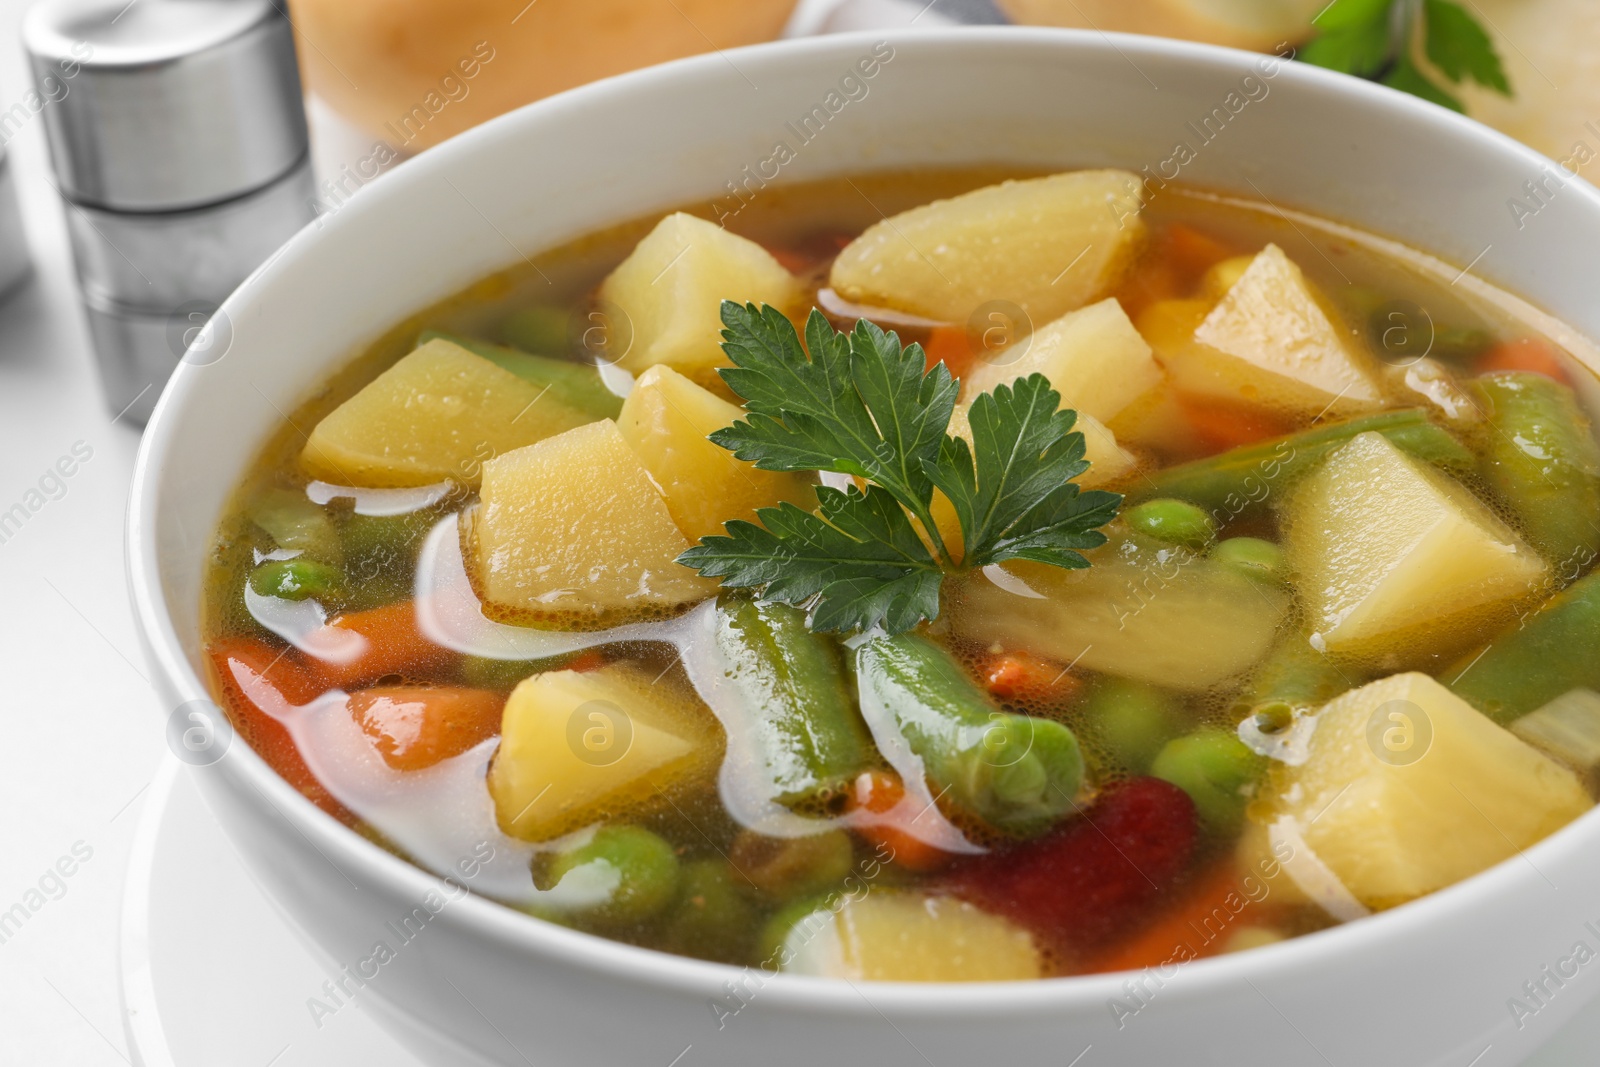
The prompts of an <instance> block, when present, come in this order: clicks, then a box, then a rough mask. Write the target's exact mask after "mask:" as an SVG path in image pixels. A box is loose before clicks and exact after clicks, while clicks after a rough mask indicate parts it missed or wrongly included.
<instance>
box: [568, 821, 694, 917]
mask: <svg viewBox="0 0 1600 1067" xmlns="http://www.w3.org/2000/svg"><path fill="white" fill-rule="evenodd" d="M580 870H581V871H583V872H584V875H585V877H593V878H596V879H602V880H604V881H603V882H602V884H606V883H609V884H610V885H611V892H610V895H609V897H608V898H607V899H606V901H605V902H604V903H601V904H595V905H591V906H589V907H586V908H583V909H581V910H580V911H578V912H576V913H575V917H576V918H580V919H583V920H586V921H589V922H593V923H599V924H603V925H621V924H626V923H637V922H643V921H644V920H646V919H650V918H653V917H655V916H656V915H659V914H660V913H661V912H662V911H664V910H665V909H666V908H667V907H668V906H669V905H670V904H671V903H672V902H673V900H674V899H675V898H676V897H677V895H678V883H679V880H680V877H681V871H680V870H679V865H678V857H677V855H676V853H674V852H673V849H672V846H671V845H670V844H668V843H667V842H666V840H665V839H664V838H662V837H660V836H659V835H657V834H653V833H651V832H650V831H649V830H646V829H644V828H643V827H639V826H603V827H601V828H600V829H599V830H596V831H595V834H594V836H593V837H592V838H590V839H589V841H588V843H586V844H582V845H579V846H577V847H576V848H573V849H570V850H568V851H566V852H562V853H559V854H558V855H556V856H555V858H554V859H553V860H551V861H550V865H549V867H548V868H547V870H546V877H547V878H548V880H549V882H550V883H551V884H553V885H556V886H559V885H560V884H561V882H562V880H563V879H565V878H567V877H568V876H570V875H572V874H573V873H574V872H578V871H580Z"/></svg>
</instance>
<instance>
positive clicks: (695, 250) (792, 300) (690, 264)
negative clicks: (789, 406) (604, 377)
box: [600, 211, 801, 388]
mask: <svg viewBox="0 0 1600 1067" xmlns="http://www.w3.org/2000/svg"><path fill="white" fill-rule="evenodd" d="M800 297H801V293H800V285H799V283H798V282H796V281H795V279H794V276H793V275H791V274H790V273H789V272H788V271H786V270H784V269H783V266H782V265H781V264H780V263H779V262H778V261H777V260H776V259H773V258H772V256H771V255H770V254H768V252H767V250H766V249H764V248H762V247H761V246H760V245H758V244H756V243H755V242H754V241H751V240H747V239H746V238H743V237H740V236H738V235H737V234H733V233H729V232H728V231H727V230H724V229H723V228H722V227H720V226H717V225H716V224H714V223H710V222H707V221H706V220H705V219H701V218H696V217H695V216H693V215H686V214H684V213H683V212H681V211H680V212H677V213H675V214H672V215H668V216H667V217H666V218H664V219H662V220H661V221H660V222H659V223H657V224H656V228H655V229H653V230H651V231H650V233H649V234H648V235H646V237H645V238H644V240H642V241H640V242H639V244H638V245H637V246H636V247H635V248H634V250H633V252H632V253H630V254H629V256H628V258H627V259H625V260H623V261H622V262H621V263H620V264H618V265H617V269H616V270H613V271H612V272H611V274H610V275H609V276H607V278H606V280H605V282H604V283H602V284H601V286H600V298H601V299H602V300H606V301H610V302H611V303H612V304H615V305H616V306H617V307H618V308H620V309H621V310H622V312H623V314H624V315H625V316H626V317H627V324H626V326H624V325H623V324H613V329H614V330H623V329H627V328H630V327H631V336H632V343H631V344H630V345H629V347H628V350H627V354H626V355H624V356H623V357H622V359H621V360H620V362H619V365H620V366H621V367H622V369H623V370H626V371H629V372H631V373H633V374H635V375H637V374H642V373H643V372H644V371H646V370H647V369H649V368H650V367H653V366H655V365H656V364H658V363H665V364H666V365H668V366H669V367H672V368H673V369H674V370H677V371H679V372H681V373H683V374H684V375H686V376H688V377H689V378H691V379H693V380H694V381H697V382H699V383H700V384H701V385H705V386H710V387H712V388H720V386H721V383H720V382H719V381H718V380H717V378H716V375H715V370H716V368H717V367H726V366H729V365H730V364H729V363H728V360H727V358H726V357H725V356H724V355H723V352H722V347H721V344H722V313H721V310H722V302H723V301H724V300H734V301H737V302H739V303H741V304H743V303H747V302H754V303H757V304H771V305H772V306H773V307H776V308H781V309H782V310H784V311H785V312H788V311H792V310H794V309H795V307H796V305H797V304H798V303H799V301H800Z"/></svg>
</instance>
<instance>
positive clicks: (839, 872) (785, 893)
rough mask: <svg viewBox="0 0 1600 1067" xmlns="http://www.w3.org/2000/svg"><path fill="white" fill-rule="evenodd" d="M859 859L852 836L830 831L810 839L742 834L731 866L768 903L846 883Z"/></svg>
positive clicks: (730, 857)
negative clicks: (856, 859)
mask: <svg viewBox="0 0 1600 1067" xmlns="http://www.w3.org/2000/svg"><path fill="white" fill-rule="evenodd" d="M854 859H855V848H854V846H853V845H852V844H851V843H850V835H849V834H847V833H845V832H844V831H843V830H829V831H827V832H825V833H820V834H813V835H811V836H809V837H768V836H766V835H765V834H758V833H756V832H755V831H754V830H741V831H740V832H739V835H738V836H737V837H735V838H734V839H733V845H732V847H730V848H729V849H728V862H729V863H731V864H733V867H734V870H736V871H738V872H739V874H741V875H743V876H744V881H745V882H746V883H747V884H748V886H749V887H751V888H753V889H754V890H755V891H756V892H757V893H759V894H760V895H761V896H762V897H764V898H766V899H768V900H774V901H783V900H793V899H794V898H795V897H799V896H807V895H812V894H815V893H819V892H821V891H823V890H825V889H830V888H832V887H833V886H836V885H838V884H839V883H840V882H842V881H844V878H845V875H847V874H849V873H850V865H851V863H852V862H853V861H854Z"/></svg>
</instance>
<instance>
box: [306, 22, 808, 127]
mask: <svg viewBox="0 0 1600 1067" xmlns="http://www.w3.org/2000/svg"><path fill="white" fill-rule="evenodd" d="M794 5H795V0H534V2H530V0H290V3H289V8H290V13H291V14H292V16H293V18H294V24H295V30H296V32H297V35H298V38H299V50H300V64H301V67H302V69H303V70H304V72H305V77H306V80H307V81H308V83H309V85H310V88H311V89H312V90H313V91H314V92H315V93H316V94H317V95H318V96H320V97H321V98H322V99H323V100H324V101H325V102H326V103H327V104H329V105H330V106H331V107H332V108H333V109H334V110H335V111H337V112H338V113H339V114H340V115H342V116H343V117H344V118H346V119H348V120H349V121H350V122H352V123H354V124H355V125H357V126H359V127H361V128H362V129H364V130H366V131H367V132H368V133H370V134H372V135H373V136H374V137H379V138H382V139H383V140H385V141H387V142H388V143H389V144H391V145H393V146H395V147H397V148H401V149H404V150H406V151H417V150H419V149H422V148H426V147H428V146H429V145H433V144H437V143H438V142H440V141H442V140H444V139H445V138H447V137H450V136H452V135H454V134H457V133H460V132H461V131H462V130H465V129H468V128H470V127H472V126H475V125H477V124H478V123H480V122H483V121H485V120H487V119H490V118H493V117H494V116H496V115H499V114H501V113H502V112H505V111H509V110H511V109H512V108H516V107H520V106H521V105H523V104H526V103H529V102H530V101H533V100H538V99H540V98H541V97H545V96H549V95H550V94H552V93H557V92H560V91H561V90H563V89H570V88H572V87H573V86H576V85H581V84H583V83H585V82H590V81H594V80H595V79H597V78H604V77H606V76H608V75H611V74H620V73H622V72H623V71H628V70H633V69H635V68H638V67H643V66H648V65H650V64H652V63H662V62H665V61H667V60H669V59H677V58H679V57H682V56H687V55H693V54H695V53H699V52H709V51H712V50H713V49H723V48H734V47H737V46H739V45H746V44H753V43H755V42H757V41H765V40H770V39H772V38H775V37H777V36H778V35H779V33H780V32H781V31H782V30H783V26H784V23H785V22H786V21H787V19H788V17H789V13H790V11H791V10H792V9H793V8H794Z"/></svg>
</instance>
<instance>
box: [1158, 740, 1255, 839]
mask: <svg viewBox="0 0 1600 1067" xmlns="http://www.w3.org/2000/svg"><path fill="white" fill-rule="evenodd" d="M1266 770H1267V760H1266V757H1264V756H1259V755H1257V754H1256V753H1254V752H1252V751H1251V750H1250V749H1249V748H1248V747H1247V746H1246V745H1245V743H1244V742H1243V741H1240V740H1239V738H1238V737H1237V736H1235V735H1234V734H1233V733H1232V732H1230V731H1228V730H1223V729H1219V728H1218V727H1215V726H1203V727H1201V728H1200V729H1198V730H1196V731H1195V732H1194V733H1191V734H1186V735H1185V736H1183V737H1179V738H1176V739H1174V740H1172V741H1168V742H1167V744H1166V745H1165V746H1164V747H1163V748H1162V749H1161V752H1160V753H1159V754H1158V755H1157V756H1156V758H1155V761H1154V762H1153V763H1151V764H1150V773H1151V774H1153V775H1155V776H1156V777H1157V778H1163V779H1165V780H1166V781H1169V782H1171V783H1172V784H1173V785H1175V786H1177V787H1178V788H1179V789H1182V790H1183V791H1184V792H1185V793H1188V794H1189V799H1191V800H1193V801H1194V806H1195V807H1196V808H1197V809H1198V810H1199V812H1200V819H1201V822H1203V823H1204V824H1205V826H1206V828H1207V829H1209V830H1211V831H1213V832H1216V833H1229V832H1232V831H1234V830H1237V829H1238V828H1239V825H1240V823H1241V822H1242V821H1243V819H1244V809H1245V805H1246V804H1248V803H1249V800H1250V798H1249V796H1248V795H1247V791H1248V789H1249V787H1250V786H1252V785H1253V784H1254V783H1255V782H1256V781H1257V780H1259V779H1260V778H1261V776H1262V775H1263V774H1265V773H1266Z"/></svg>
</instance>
